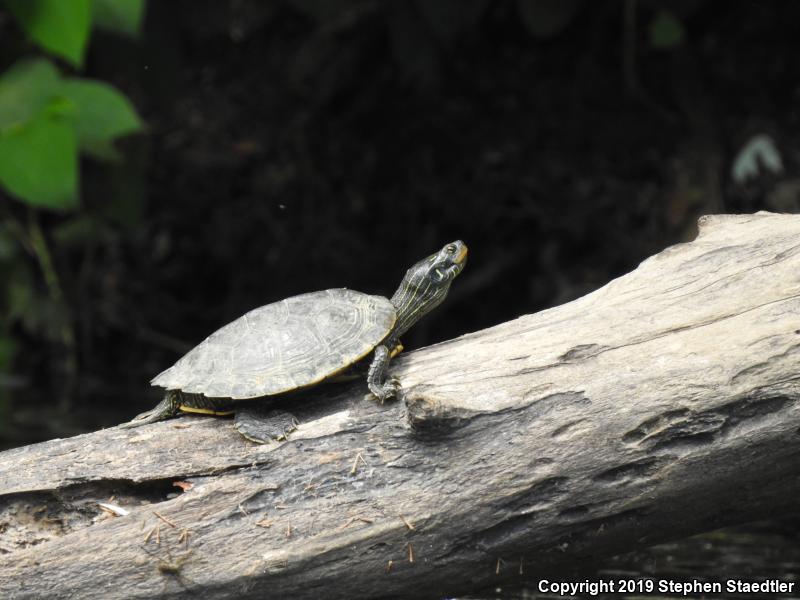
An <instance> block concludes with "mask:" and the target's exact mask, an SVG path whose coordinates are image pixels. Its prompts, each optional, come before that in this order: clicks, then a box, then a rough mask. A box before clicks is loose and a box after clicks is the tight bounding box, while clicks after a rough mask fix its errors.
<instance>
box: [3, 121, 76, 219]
mask: <svg viewBox="0 0 800 600" xmlns="http://www.w3.org/2000/svg"><path fill="white" fill-rule="evenodd" d="M0 183H2V185H3V187H5V188H6V190H8V191H9V192H10V193H11V194H13V195H14V196H16V197H17V198H19V199H20V200H22V201H23V202H25V203H27V204H29V205H31V206H43V207H47V208H60V209H68V208H75V207H76V205H77V199H78V144H77V141H76V139H75V130H74V128H73V125H72V123H70V122H69V121H68V120H66V119H64V118H61V117H53V116H50V115H48V114H46V113H42V114H41V115H39V116H38V117H36V118H34V119H33V120H32V121H30V122H29V123H27V124H26V125H24V126H21V127H17V128H14V129H13V130H11V131H8V132H6V133H4V134H2V135H0Z"/></svg>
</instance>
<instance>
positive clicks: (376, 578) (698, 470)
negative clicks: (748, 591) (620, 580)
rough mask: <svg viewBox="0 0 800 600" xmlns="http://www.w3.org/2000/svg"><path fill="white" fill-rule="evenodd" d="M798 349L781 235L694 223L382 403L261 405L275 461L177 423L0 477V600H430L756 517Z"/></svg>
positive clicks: (357, 395)
mask: <svg viewBox="0 0 800 600" xmlns="http://www.w3.org/2000/svg"><path fill="white" fill-rule="evenodd" d="M443 310H444V309H443ZM799 351H800V217H798V216H789V215H774V214H768V213H759V214H756V215H741V216H732V215H723V216H714V217H704V218H702V219H701V220H700V234H699V236H698V238H697V240H695V241H693V242H691V243H687V244H680V245H677V246H673V247H671V248H668V249H667V250H665V251H664V252H662V253H660V254H658V255H656V256H654V257H652V258H650V259H648V260H646V261H644V262H643V263H642V264H641V265H640V266H639V267H638V268H637V269H636V270H635V271H634V272H632V273H630V274H628V275H625V276H623V277H620V278H619V279H616V280H614V281H612V282H611V283H609V284H608V285H606V286H605V287H603V288H601V289H599V290H597V291H595V292H593V293H591V294H589V295H587V296H585V297H583V298H580V299H578V300H575V301H574V302H571V303H569V304H565V305H563V306H559V307H556V308H552V309H549V310H546V311H543V312H540V313H537V314H534V315H526V316H523V317H520V318H519V319H516V320H514V321H511V322H508V323H503V324H501V325H498V326H496V327H493V328H490V329H486V330H483V331H479V332H477V333H473V334H469V335H465V336H463V337H461V338H458V339H456V340H452V341H449V342H445V343H442V344H438V345H436V346H432V347H429V348H425V349H422V350H419V351H416V352H412V353H409V354H407V355H405V356H403V357H400V358H398V359H397V360H395V361H394V362H393V363H392V367H391V368H390V370H391V371H392V374H393V375H396V376H398V377H399V378H400V379H401V381H402V382H403V386H404V390H405V397H404V398H403V399H402V400H400V401H396V402H392V403H387V404H385V405H379V404H376V403H375V402H373V401H370V400H369V399H368V396H367V394H366V387H365V385H364V383H363V382H357V383H352V384H347V385H344V386H342V385H335V384H332V385H330V386H322V387H320V388H318V389H315V390H312V391H310V392H304V393H298V394H295V395H294V396H293V397H291V398H287V399H285V400H283V402H284V403H285V404H284V405H285V406H286V407H291V410H293V412H295V414H296V415H297V416H298V417H299V419H300V421H301V425H300V427H299V429H298V431H296V432H295V433H294V434H293V435H292V436H291V437H290V440H289V441H287V442H283V443H280V444H274V445H268V446H258V445H254V444H252V443H250V442H247V441H246V440H244V439H242V438H241V437H240V436H239V435H238V434H237V432H236V431H235V430H234V429H233V427H232V426H231V424H230V422H229V421H226V420H223V419H214V418H207V417H206V418H203V417H183V418H181V419H177V420H172V421H167V422H162V423H157V424H154V425H149V426H144V427H141V428H138V429H126V430H123V429H119V428H112V429H107V430H103V431H98V432H95V433H91V434H87V435H81V436H77V437H74V438H70V439H64V440H53V441H50V442H46V443H42V444H37V445H34V446H28V447H24V448H19V449H15V450H10V451H7V452H4V453H2V454H0V555H2V558H0V560H2V563H3V568H2V570H1V571H0V597H3V598H35V597H54V596H56V597H71V598H177V597H189V596H191V595H195V596H197V597H202V598H227V597H236V598H271V597H274V598H282V597H290V598H296V599H301V598H319V597H326V598H383V597H397V596H405V597H411V596H413V597H425V596H430V597H436V596H440V597H441V596H444V595H452V594H454V593H458V592H461V591H464V590H469V589H478V588H480V587H482V586H486V585H489V584H492V583H493V582H495V581H504V580H508V579H512V578H514V577H518V576H519V575H518V574H519V572H520V571H523V572H524V573H525V576H526V577H529V576H530V574H531V573H532V572H538V573H542V574H543V575H546V576H552V574H554V573H556V572H558V571H560V570H563V569H566V568H568V567H573V566H574V565H575V564H577V563H579V562H581V561H583V560H587V559H589V558H594V559H596V558H597V557H602V556H611V555H613V554H617V553H619V552H621V551H630V550H633V549H635V548H639V547H644V546H649V545H652V544H655V543H657V542H661V541H665V540H670V539H677V538H680V537H683V536H686V535H689V534H693V533H697V532H700V531H705V530H710V529H713V528H718V527H721V526H724V525H728V524H734V523H738V522H743V521H747V520H752V519H756V518H759V517H763V516H765V515H770V514H775V513H777V512H779V511H784V510H787V509H789V508H792V507H793V506H794V505H795V504H796V498H797V493H798V489H800V461H798V457H800V404H798V398H800V386H799V385H798V381H799V380H800V374H799V373H798V368H797V367H798V358H799V357H800V355H799ZM176 484H177V485H176ZM98 502H104V503H108V504H111V505H113V506H119V507H122V508H125V509H127V510H128V511H129V514H127V515H124V516H114V515H113V514H111V513H109V512H108V510H111V511H112V512H113V511H114V510H115V509H114V508H113V507H112V508H109V507H105V508H102V507H100V505H99V504H98Z"/></svg>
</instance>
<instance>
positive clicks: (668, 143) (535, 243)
mask: <svg viewBox="0 0 800 600" xmlns="http://www.w3.org/2000/svg"><path fill="white" fill-rule="evenodd" d="M664 15H667V16H668V17H669V18H670V19H672V21H671V22H672V23H673V25H675V24H677V32H676V31H672V32H670V30H669V28H667V29H668V30H667V32H666V34H665V32H664V31H663V19H664ZM659 23H660V24H661V25H659ZM799 24H800V3H797V2H778V1H711V0H707V1H703V0H694V1H681V2H677V1H676V2H655V1H645V0H640V1H638V2H637V1H635V0H628V1H625V2H623V1H606V2H581V1H580V0H571V1H568V0H562V1H558V2H557V1H554V0H550V1H546V0H519V1H513V0H398V1H395V2H373V1H361V0H348V1H344V0H317V1H315V0H282V1H274V2H262V1H256V0H229V1H225V2H223V1H219V0H213V1H212V0H208V1H202V2H199V1H196V0H192V1H189V0H185V1H173V2H150V3H149V5H148V10H147V17H146V21H145V23H144V27H143V33H142V36H141V39H140V40H139V41H138V42H137V41H131V40H126V39H124V38H121V37H117V36H113V35H110V34H102V33H99V34H97V35H96V36H93V39H92V45H91V48H90V52H89V54H88V60H87V68H86V71H85V74H86V75H87V76H91V77H95V78H98V79H102V80H105V81H108V82H111V83H113V84H114V85H115V86H117V87H118V88H119V89H120V90H122V91H123V92H124V93H125V94H126V95H127V96H128V97H129V98H131V100H132V101H133V103H134V105H135V106H136V108H137V110H138V111H139V113H140V114H141V115H142V117H143V118H144V120H145V122H146V123H147V130H146V131H145V133H144V134H142V135H138V136H134V137H132V138H129V139H127V140H124V143H123V144H122V149H123V150H124V153H125V157H126V160H125V162H124V163H123V164H121V165H117V166H111V167H109V166H108V165H105V164H98V163H93V162H91V161H90V160H84V162H83V165H82V186H81V189H82V208H81V211H80V216H83V217H85V216H86V215H89V216H91V223H92V227H93V230H92V234H91V235H88V236H87V235H69V233H70V229H69V226H70V223H71V222H72V221H73V220H74V219H75V215H74V214H59V213H55V212H47V213H43V214H42V215H41V216H40V220H41V224H42V228H43V231H44V232H45V235H46V237H47V239H48V241H49V242H50V243H51V245H52V248H53V257H54V262H55V269H56V271H57V273H58V275H59V277H60V279H61V284H62V288H63V292H64V298H63V301H62V302H61V307H60V308H59V310H60V311H61V312H60V313H59V314H60V317H59V318H61V319H62V320H63V321H64V322H66V323H67V324H68V325H69V326H70V327H71V328H72V330H73V331H74V340H73V341H72V342H65V341H64V339H63V338H61V337H59V336H58V335H49V334H48V331H47V326H46V323H47V317H46V316H45V317H42V319H43V322H45V325H42V324H41V323H38V325H37V323H36V322H33V323H32V322H30V319H28V320H25V319H20V320H19V322H16V323H15V324H14V325H13V328H12V332H13V335H14V338H15V340H16V342H17V351H16V353H15V355H14V360H13V364H12V367H11V369H10V373H9V376H7V377H6V378H5V379H4V380H3V382H4V385H3V387H2V390H1V391H2V400H1V401H0V448H2V447H11V446H15V445H21V444H25V443H31V442H34V441H38V440H43V439H48V438H51V437H55V436H65V435H71V434H74V433H78V432H81V431H89V430H93V429H96V428H99V427H103V426H110V425H113V424H116V423H119V422H121V421H123V420H127V419H128V418H130V417H131V416H132V415H134V414H135V413H137V412H140V411H142V410H145V409H147V408H150V407H151V406H152V405H153V404H154V403H155V402H157V401H158V399H159V393H158V391H157V390H153V389H151V388H150V387H149V385H148V382H149V380H150V379H151V378H152V377H153V376H154V375H155V374H157V373H158V372H160V371H161V370H162V369H164V368H166V367H168V366H169V365H171V364H172V363H173V362H174V361H175V360H176V359H177V358H178V357H179V356H180V355H181V354H182V353H184V352H185V351H187V350H188V349H190V348H191V347H192V346H194V345H195V344H196V343H198V342H199V341H201V340H202V339H203V338H204V337H205V336H206V335H208V334H209V333H210V332H211V331H213V330H214V329H216V328H217V327H219V326H220V325H222V324H224V323H226V322H228V321H230V320H232V319H234V318H236V317H237V316H239V315H241V314H242V313H244V312H245V311H247V310H249V309H251V308H253V307H255V306H258V305H262V304H266V303H268V302H272V301H275V300H278V299H280V298H283V297H286V296H289V295H293V294H297V293H301V292H306V291H312V290H317V289H324V288H328V287H339V286H346V287H351V288H354V289H358V290H362V291H366V292H371V293H383V294H387V295H389V294H391V293H392V292H393V291H394V289H395V287H396V286H397V284H398V282H399V280H400V278H401V276H402V274H403V273H404V271H405V269H406V268H407V267H408V266H409V265H410V264H412V263H413V262H414V261H416V260H418V259H420V258H422V257H423V256H425V255H427V254H429V253H431V252H433V251H434V250H436V249H438V248H439V247H440V246H441V245H442V244H444V243H445V242H447V241H450V240H452V239H457V238H460V239H463V240H465V241H466V242H467V244H468V245H469V247H470V261H469V265H468V267H467V269H466V270H465V272H464V274H463V275H462V276H461V277H460V278H459V279H458V280H457V281H456V283H455V285H454V286H453V289H452V291H451V294H450V297H449V299H448V300H447V302H446V303H445V305H443V306H442V307H441V308H440V309H439V310H438V311H436V312H435V313H433V314H432V315H431V316H429V317H428V318H427V319H425V320H424V321H423V322H421V323H420V324H419V325H418V326H417V327H416V328H415V329H413V330H412V331H411V332H410V333H409V335H407V336H406V339H405V342H406V347H407V348H409V349H413V348H416V347H420V346H422V345H426V344H430V343H434V342H436V341H440V340H444V339H447V338H450V337H453V336H457V335H459V334H462V333H466V332H470V331H475V330H478V329H481V328H484V327H488V326H491V325H493V324H496V323H500V322H502V321H506V320H508V319H512V318H514V317H516V316H519V315H521V314H524V313H530V312H535V311H538V310H541V309H543V308H546V307H548V306H552V305H555V304H559V303H563V302H566V301H569V300H571V299H573V298H576V297H578V296H580V295H583V294H585V293H587V292H589V291H591V290H593V289H595V288H597V287H599V286H601V285H603V284H605V283H606V282H608V281H609V280H610V279H612V278H614V277H616V276H618V275H621V274H623V273H625V272H627V271H630V270H631V269H633V268H635V267H636V265H637V264H638V263H639V262H640V261H641V260H643V259H644V258H646V257H647V256H649V255H651V254H653V253H655V252H658V251H660V250H662V249H663V248H665V247H666V246H668V245H670V244H673V243H676V242H680V241H686V240H689V239H691V238H692V236H693V235H694V227H695V225H694V224H695V221H696V219H697V217H698V216H699V215H701V214H705V213H715V212H749V211H754V210H760V209H767V210H773V211H788V212H795V211H797V210H798V206H800V204H798V189H800V185H799V184H798V182H799V181H800V180H798V179H797V177H798V175H797V172H798V168H797V162H798V143H797V130H798V124H799V123H798V121H799V113H798V110H799V108H800V83H799V82H800V79H798V75H800V52H798V50H799V49H800V48H798V40H800V36H798V29H799V28H800V25H799ZM659 27H662V28H661V29H659ZM673 29H675V27H673ZM0 30H1V31H0V33H2V34H3V35H4V36H10V37H11V38H12V39H13V38H14V37H15V36H16V37H17V38H22V35H21V34H20V33H19V31H18V30H17V27H16V25H15V23H14V22H13V20H9V19H8V18H2V20H0ZM671 34H672V38H670V35H671ZM665 37H666V39H665ZM756 134H767V135H769V136H771V137H772V138H773V139H774V140H775V143H776V146H777V149H778V151H779V152H780V154H781V157H782V160H783V167H784V170H783V172H781V173H768V172H766V170H763V169H762V174H761V175H760V176H757V177H755V178H752V179H750V180H749V181H748V182H746V183H742V182H739V183H736V182H733V181H732V179H731V176H730V172H731V164H732V161H733V160H734V157H735V156H736V154H737V152H738V151H739V150H740V149H741V148H742V147H743V146H744V145H745V144H746V143H747V142H748V140H750V139H751V138H752V137H753V136H754V135H756ZM0 203H2V206H3V208H2V210H3V214H4V215H5V216H11V217H14V218H18V219H20V220H22V221H24V220H25V219H26V218H27V217H26V210H25V208H24V206H23V205H22V204H20V203H17V202H16V201H14V200H12V199H10V198H8V197H4V198H3V199H2V200H1V201H0ZM65 229H66V230H67V234H64V230H65ZM23 260H29V262H30V264H29V271H30V272H31V273H33V274H34V275H33V279H34V282H33V284H34V285H36V286H39V287H40V288H41V289H42V290H43V289H45V282H44V281H42V280H41V274H40V273H39V272H38V271H37V268H36V263H35V261H34V260H33V258H32V257H30V258H28V259H23ZM43 310H44V309H43Z"/></svg>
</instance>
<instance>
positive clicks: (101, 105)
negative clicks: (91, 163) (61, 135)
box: [60, 78, 142, 160]
mask: <svg viewBox="0 0 800 600" xmlns="http://www.w3.org/2000/svg"><path fill="white" fill-rule="evenodd" d="M60 91H61V93H62V94H63V95H64V96H65V97H66V98H67V99H69V100H70V101H71V103H72V104H73V105H74V114H73V123H74V126H75V133H76V134H77V136H78V145H79V146H80V148H81V150H83V151H84V152H86V153H88V154H91V155H92V156H95V157H96V158H100V159H105V160H113V159H115V158H118V154H117V152H116V150H114V147H113V146H112V144H111V142H112V140H114V139H116V138H118V137H121V136H124V135H128V134H131V133H135V132H136V131H139V130H140V129H141V128H142V121H141V119H140V118H139V115H138V114H136V109H135V108H134V107H133V105H132V104H131V102H130V100H128V99H127V98H126V97H125V96H124V95H123V94H121V93H120V92H119V91H118V90H117V89H115V88H114V87H112V86H110V85H108V84H107V83H102V82H100V81H91V80H88V79H77V78H74V79H68V80H66V81H64V83H63V85H62V87H61V90H60Z"/></svg>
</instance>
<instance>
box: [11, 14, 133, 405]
mask: <svg viewBox="0 0 800 600" xmlns="http://www.w3.org/2000/svg"><path fill="white" fill-rule="evenodd" d="M6 6H7V8H8V10H9V12H10V13H11V14H12V15H13V16H14V17H15V18H16V20H17V21H18V24H19V26H20V27H21V29H22V31H23V32H24V33H25V34H26V36H27V37H28V38H29V39H30V40H31V41H32V42H33V43H35V44H36V45H38V46H39V47H41V48H42V49H43V50H45V51H46V52H48V53H49V54H52V55H53V56H54V57H56V60H55V61H54V60H52V59H50V58H45V57H19V58H18V59H17V60H16V62H14V63H13V64H12V66H11V67H10V68H9V69H7V70H6V71H5V72H4V73H2V74H0V186H2V188H4V190H5V192H7V193H8V195H10V196H11V197H12V198H14V199H16V200H17V201H18V202H21V203H22V204H24V205H27V207H28V216H27V218H22V217H21V216H20V211H19V210H18V209H14V207H9V209H8V210H6V211H4V213H3V214H2V215H0V218H2V221H0V276H2V278H3V279H4V280H5V281H7V282H8V285H7V286H5V289H4V290H3V296H2V297H0V306H2V308H3V310H2V314H3V317H2V319H0V403H2V392H3V389H4V383H3V381H4V380H3V379H2V377H3V373H9V372H10V369H11V365H12V362H13V358H14V355H15V349H16V348H17V346H18V343H17V342H16V340H15V337H14V332H13V330H12V328H13V327H14V325H15V324H19V325H20V327H21V328H22V330H24V331H26V332H29V333H31V334H33V335H35V336H37V337H42V338H45V339H50V340H52V341H57V342H58V343H61V344H63V345H65V346H66V350H67V354H69V352H70V351H71V347H72V346H73V345H74V334H73V333H72V324H71V319H70V314H69V313H70V310H69V307H68V305H67V303H66V301H65V299H64V296H63V293H62V291H61V284H60V280H59V275H58V272H57V269H56V266H55V265H54V262H53V259H52V257H51V256H50V250H49V245H48V242H47V238H48V236H47V234H46V233H45V232H44V231H43V230H42V228H41V227H40V225H39V222H40V217H39V215H38V214H37V211H39V210H42V209H48V210H58V211H61V212H63V211H79V210H81V209H80V203H79V196H80V193H79V190H80V173H79V167H80V155H81V154H85V155H87V156H90V157H92V158H94V159H97V160H101V161H119V160H121V158H122V157H121V156H120V154H119V152H118V151H117V150H116V149H115V148H114V142H115V141H116V140H118V139H119V138H121V137H123V136H126V135H130V134H132V133H136V132H137V131H140V130H141V129H142V127H143V125H142V122H141V119H140V118H139V116H138V115H137V113H136V110H135V109H134V107H133V105H132V104H131V102H130V101H129V100H128V99H127V98H126V97H125V96H124V95H123V94H122V93H120V92H119V91H118V90H117V89H115V88H114V87H113V86H111V85H109V84H108V83H105V82H102V81H96V80H91V79H84V78H81V77H76V76H72V75H67V74H64V73H62V71H61V69H60V68H59V67H58V61H59V60H63V61H65V62H66V63H67V70H68V71H72V70H73V69H79V68H81V67H82V65H83V63H84V59H85V55H86V50H87V47H88V45H89V41H90V33H91V30H92V29H93V28H95V27H96V28H101V29H105V30H108V31H111V32H115V33H121V34H124V35H128V36H132V37H135V36H136V35H138V31H139V28H140V26H141V20H142V16H143V12H144V6H145V5H144V0H6ZM7 54H9V53H8V52H7ZM78 219H79V220H85V219H86V217H79V218H78ZM37 271H38V273H37ZM40 282H41V283H44V286H42V285H40ZM42 288H43V289H42ZM66 360H67V362H69V360H70V359H69V357H68V358H67V359H66Z"/></svg>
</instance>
